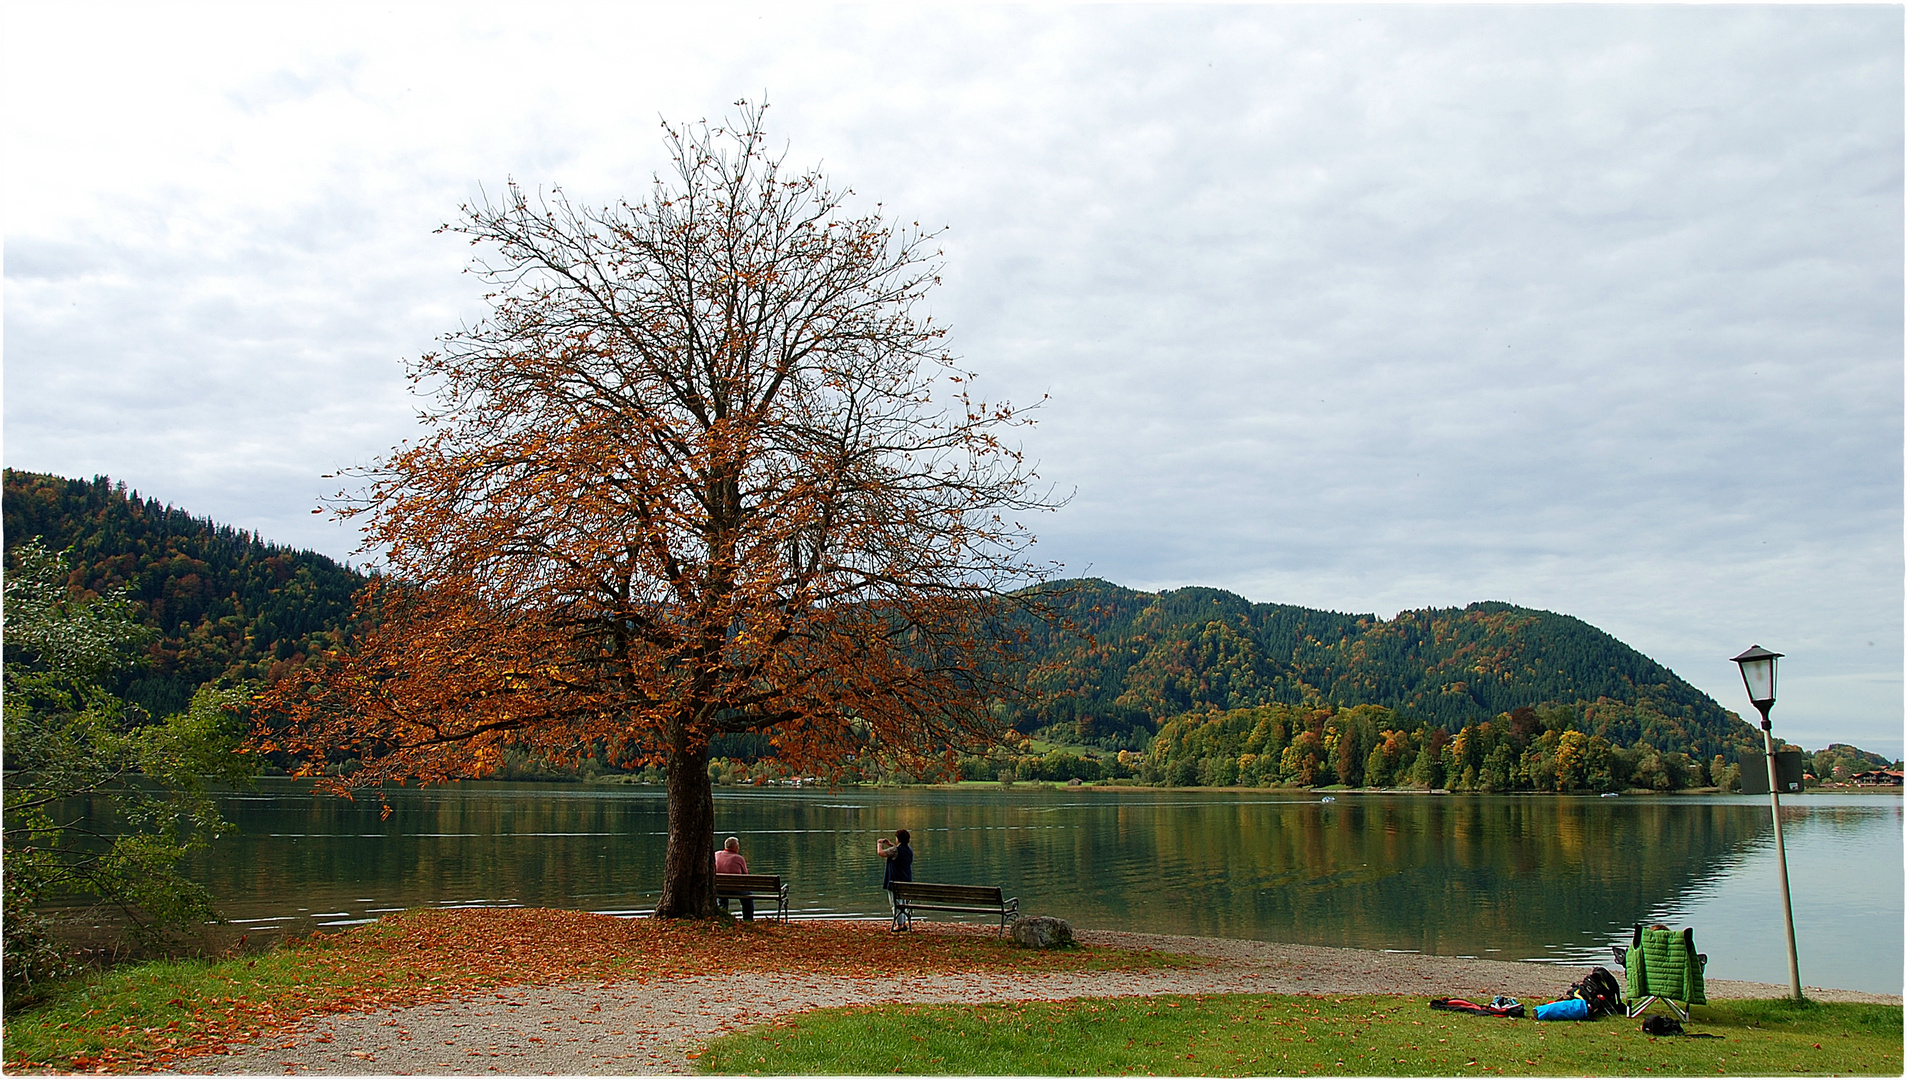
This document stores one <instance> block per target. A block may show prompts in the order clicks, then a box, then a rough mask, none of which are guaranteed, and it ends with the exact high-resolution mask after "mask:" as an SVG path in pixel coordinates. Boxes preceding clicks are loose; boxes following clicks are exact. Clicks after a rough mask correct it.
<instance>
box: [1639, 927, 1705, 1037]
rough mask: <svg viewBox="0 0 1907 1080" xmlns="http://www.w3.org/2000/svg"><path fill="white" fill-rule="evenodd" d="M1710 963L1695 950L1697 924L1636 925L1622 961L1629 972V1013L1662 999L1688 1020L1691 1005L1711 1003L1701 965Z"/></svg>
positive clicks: (1702, 954)
mask: <svg viewBox="0 0 1907 1080" xmlns="http://www.w3.org/2000/svg"><path fill="white" fill-rule="evenodd" d="M1707 965H1708V956H1707V955H1706V954H1705V953H1698V952H1696V951H1695V930H1694V928H1692V927H1691V928H1687V929H1683V930H1667V929H1663V930H1657V929H1654V928H1653V927H1651V928H1649V929H1646V930H1645V929H1643V928H1642V927H1641V926H1637V927H1636V932H1635V939H1634V941H1633V942H1631V944H1630V945H1629V951H1628V953H1627V954H1625V957H1624V959H1623V963H1622V967H1623V970H1624V971H1625V972H1626V973H1627V974H1628V976H1629V1015H1630V1016H1640V1015H1641V1014H1642V1010H1644V1009H1646V1008H1648V1007H1649V1006H1650V1005H1652V1004H1654V1003H1655V1002H1657V1001H1660V1002H1664V1003H1665V1004H1667V1005H1668V1007H1669V1009H1670V1011H1672V1012H1674V1013H1675V1015H1676V1016H1678V1017H1680V1018H1681V1019H1683V1020H1687V1019H1688V1018H1689V1009H1690V1007H1691V1006H1695V1005H1706V1004H1708V995H1707V994H1706V993H1704V992H1703V990H1702V969H1703V968H1704V967H1706V966H1707ZM1678 1001H1679V1002H1681V1004H1680V1005H1677V1004H1676V1002H1678Z"/></svg>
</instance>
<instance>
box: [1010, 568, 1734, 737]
mask: <svg viewBox="0 0 1907 1080" xmlns="http://www.w3.org/2000/svg"><path fill="white" fill-rule="evenodd" d="M1041 592H1042V593H1044V594H1047V599H1048V600H1049V602H1050V603H1052V605H1053V606H1054V607H1056V608H1058V609H1059V610H1060V611H1061V612H1063V613H1065V614H1066V615H1067V616H1068V617H1069V618H1070V619H1071V620H1072V621H1073V622H1074V624H1075V625H1076V626H1077V627H1079V628H1080V629H1081V630H1083V631H1086V632H1087V633H1089V634H1091V636H1092V641H1091V643H1088V642H1087V641H1086V640H1085V639H1084V638H1082V637H1080V636H1078V635H1067V634H1063V633H1057V632H1051V631H1037V632H1036V633H1035V640H1034V648H1033V650H1032V656H1031V657H1030V659H1032V660H1033V661H1034V662H1035V663H1036V664H1037V665H1038V667H1037V668H1036V670H1035V674H1034V675H1033V676H1032V685H1033V687H1034V689H1035V691H1036V694H1035V697H1034V699H1033V701H1032V704H1031V705H1030V707H1029V708H1028V709H1027V710H1025V712H1023V713H1021V714H1020V715H1018V716H1016V726H1018V727H1021V728H1022V729H1023V730H1031V729H1035V728H1038V727H1041V726H1050V725H1053V724H1064V723H1067V722H1071V723H1073V724H1074V725H1075V727H1076V729H1078V731H1079V733H1080V734H1081V735H1088V736H1091V735H1097V736H1101V737H1103V736H1106V735H1112V734H1116V733H1118V732H1122V731H1127V730H1132V729H1134V728H1135V727H1137V726H1139V725H1140V724H1141V723H1142V722H1144V721H1150V722H1151V724H1156V723H1157V722H1159V721H1160V720H1163V719H1165V718H1168V717H1172V716H1177V715H1181V714H1183V713H1187V712H1195V711H1204V710H1226V709H1238V708H1250V707H1254V706H1259V705H1271V704H1301V703H1305V702H1320V703H1323V704H1328V705H1335V706H1338V707H1341V708H1348V707H1351V706H1356V705H1381V706H1383V707H1385V708H1388V709H1391V710H1393V711H1395V712H1397V713H1399V714H1400V715H1402V716H1404V717H1408V718H1411V719H1412V720H1415V721H1425V722H1428V723H1430V724H1432V725H1433V726H1437V727H1442V728H1445V729H1448V730H1452V731H1454V730H1457V729H1459V728H1461V727H1462V726H1463V725H1464V724H1466V723H1471V722H1476V721H1482V720H1488V719H1491V718H1493V717H1495V716H1498V715H1501V714H1504V713H1509V712H1513V711H1515V710H1517V709H1520V708H1534V707H1537V706H1540V705H1568V706H1574V707H1576V708H1577V709H1578V711H1579V712H1580V713H1581V714H1582V715H1583V717H1584V720H1585V723H1586V727H1587V728H1588V730H1590V731H1592V732H1596V733H1599V734H1604V735H1605V736H1607V737H1609V738H1610V739H1611V740H1612V741H1615V742H1619V743H1621V744H1622V745H1629V744H1633V743H1635V742H1638V741H1647V742H1649V743H1650V744H1652V745H1654V746H1656V747H1657V748H1658V749H1662V750H1680V751H1686V752H1689V753H1700V754H1702V755H1704V756H1708V755H1713V754H1716V753H1721V752H1723V749H1724V747H1728V746H1734V745H1739V744H1740V743H1741V742H1742V741H1743V740H1744V739H1750V741H1752V739H1751V736H1753V734H1754V732H1753V729H1752V728H1750V727H1749V726H1748V725H1747V724H1745V723H1743V722H1742V721H1741V720H1740V719H1739V718H1738V717H1736V716H1734V715H1732V714H1730V713H1729V712H1727V711H1726V710H1724V709H1723V708H1722V707H1721V706H1720V705H1719V704H1717V703H1716V702H1715V700H1714V699H1713V698H1710V697H1709V696H1708V695H1707V694H1705V693H1703V692H1702V691H1700V690H1698V689H1696V688H1695V687H1694V686H1692V685H1690V684H1689V683H1688V682H1686V681H1685V680H1683V679H1682V678H1680V677H1679V676H1677V675H1676V674H1675V673H1674V672H1672V671H1670V670H1668V669H1667V668H1665V667H1663V666H1662V665H1661V664H1658V663H1656V662H1655V661H1653V660H1651V659H1649V658H1648V657H1647V656H1644V655H1643V654H1641V653H1639V652H1637V651H1636V650H1635V649H1632V648H1630V647H1629V646H1627V645H1625V644H1623V643H1622V642H1621V641H1618V640H1617V639H1616V638H1614V637H1613V636H1611V635H1609V634H1607V633H1605V632H1603V631H1601V630H1598V629H1597V628H1595V627H1594V626H1591V625H1589V624H1588V623H1586V622H1583V621H1582V620H1581V619H1577V618H1574V617H1572V616H1569V615H1560V614H1557V613H1555V612H1549V611H1539V610H1535V609H1531V608H1522V607H1517V606H1515V605H1512V604H1506V603H1500V602H1495V601H1488V602H1483V603H1476V604H1471V605H1469V606H1468V607H1464V608H1439V609H1423V610H1418V611H1405V612H1400V613H1399V614H1398V615H1397V617H1395V618H1393V619H1379V618H1377V617H1376V616H1375V615H1368V614H1366V615H1347V614H1341V613H1338V612H1330V611H1319V610H1315V609H1311V608H1303V607H1295V606H1292V605H1289V604H1254V603H1252V602H1250V601H1248V600H1246V599H1245V598H1243V597H1241V596H1238V595H1236V594H1234V593H1229V592H1226V591H1224V590H1221V589H1211V588H1202V587H1191V588H1183V589H1174V590H1169V591H1166V592H1161V593H1144V592H1139V591H1137V590H1133V589H1127V588H1124V587H1122V586H1119V585H1115V584H1113V583H1111V582H1107V581H1102V580H1098V579H1081V580H1075V581H1064V582H1052V583H1049V584H1048V585H1046V586H1043V587H1042V588H1041ZM1148 726H1150V725H1148Z"/></svg>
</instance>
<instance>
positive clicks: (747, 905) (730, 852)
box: [715, 836, 755, 922]
mask: <svg viewBox="0 0 1907 1080" xmlns="http://www.w3.org/2000/svg"><path fill="white" fill-rule="evenodd" d="M715 872H716V873H718V874H746V873H748V860H747V859H744V858H742V842H741V841H740V840H737V839H736V838H734V837H733V836H731V837H729V838H728V839H726V840H724V841H722V850H720V851H718V852H716V853H715ZM722 910H723V911H727V910H728V897H726V896H724V897H722ZM742 918H743V920H745V921H747V922H754V921H755V898H754V897H752V896H744V897H742Z"/></svg>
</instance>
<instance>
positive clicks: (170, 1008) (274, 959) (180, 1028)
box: [4, 950, 391, 1066]
mask: <svg viewBox="0 0 1907 1080" xmlns="http://www.w3.org/2000/svg"><path fill="white" fill-rule="evenodd" d="M389 981H391V980H390V978H389V977H387V976H385V975H384V974H383V973H379V972H365V971H346V970H337V969H330V968H324V967H320V966H317V965H314V964H312V963H311V962H310V960H309V957H308V956H305V955H301V954H299V953H296V952H293V951H290V950H287V951H282V952H268V953H263V954H260V955H259V956H257V957H255V958H252V959H240V960H219V961H207V960H154V961H148V962H144V963H137V964H129V965H125V966H122V967H118V968H114V969H112V970H109V971H104V972H93V973H89V974H87V975H84V976H81V977H78V978H75V979H72V980H69V981H68V982H67V983H65V984H63V985H61V986H60V987H58V988H57V989H55V990H54V991H53V992H52V993H51V994H50V995H49V1000H48V1001H47V1002H46V1003H45V1004H43V1005H41V1006H39V1007H37V1008H34V1009H33V1010H31V1011H29V1012H25V1013H22V1014H20V1015H16V1016H11V1017H8V1018H7V1021H6V1046H5V1050H4V1054H5V1059H6V1060H7V1061H9V1062H18V1061H35V1062H58V1063H62V1064H64V1065H67V1066H72V1065H79V1066H84V1065H86V1064H88V1063H89V1062H90V1061H91V1060H92V1059H94V1058H97V1057H98V1056H99V1055H101V1054H102V1053H106V1054H110V1055H112V1057H113V1058H115V1059H116V1058H118V1057H120V1056H123V1055H127V1054H130V1055H132V1056H133V1057H135V1058H138V1057H147V1056H150V1057H155V1058H160V1059H163V1058H164V1057H165V1056H166V1051H167V1050H168V1049H170V1048H171V1046H172V1045H173V1044H175V1043H176V1042H181V1041H190V1040H189V1039H188V1035H189V1034H190V1033H191V1032H194V1031H200V1030H203V1029H204V1028H205V1026H206V1022H207V1020H208V1014H211V1015H210V1019H211V1020H212V1022H213V1023H214V1024H216V1025H217V1026H219V1027H222V1028H225V1029H226V1030H229V1031H231V1032H233V1033H234V1034H239V1033H246V1032H250V1031H253V1030H256V1029H257V1027H258V1026H259V1025H260V1024H262V1023H263V1022H265V1021H266V1020H268V1019H269V1018H270V1016H271V1010H270V1009H269V1008H259V1007H258V1003H266V1002H272V1001H274V1000H283V999H285V998H287V997H290V996H298V997H302V996H306V995H308V994H313V995H314V996H315V994H322V993H323V991H324V990H326V989H329V990H331V991H332V992H333V993H336V994H339V995H340V996H342V995H343V994H344V993H345V992H347V991H351V990H357V989H358V988H362V987H365V986H366V984H367V983H368V984H372V985H379V986H381V985H382V984H384V983H386V982H389ZM314 992H315V994H314Z"/></svg>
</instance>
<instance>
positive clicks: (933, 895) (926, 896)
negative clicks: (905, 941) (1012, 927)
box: [892, 881, 1020, 935]
mask: <svg viewBox="0 0 1907 1080" xmlns="http://www.w3.org/2000/svg"><path fill="white" fill-rule="evenodd" d="M892 889H893V891H894V909H895V911H896V912H898V913H900V914H902V915H904V916H906V917H907V918H910V919H911V918H912V917H913V914H914V912H916V911H959V912H967V913H970V914H975V915H996V916H998V917H999V919H1000V934H1002V935H1004V934H1005V933H1006V923H1007V920H1008V919H1010V918H1012V917H1013V916H1015V915H1017V914H1019V911H1020V898H1019V897H1017V896H1015V897H1011V898H1007V897H1003V896H1002V893H1004V892H1005V890H1003V889H1001V888H1000V887H999V886H998V885H940V884H936V883H934V882H931V881H896V882H894V883H893V885H892Z"/></svg>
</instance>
